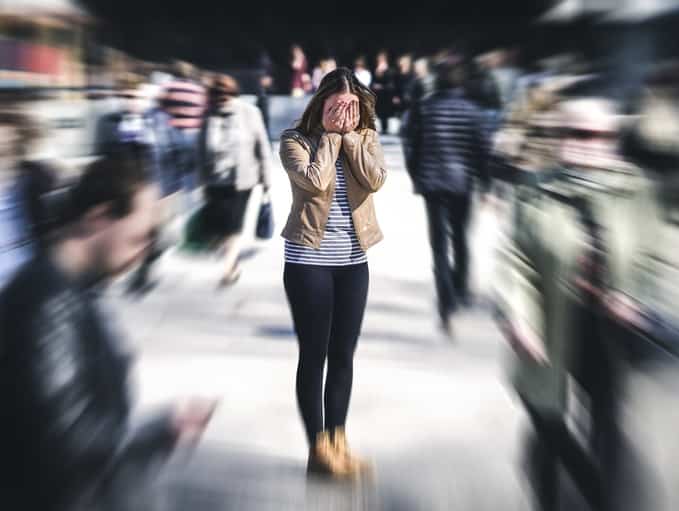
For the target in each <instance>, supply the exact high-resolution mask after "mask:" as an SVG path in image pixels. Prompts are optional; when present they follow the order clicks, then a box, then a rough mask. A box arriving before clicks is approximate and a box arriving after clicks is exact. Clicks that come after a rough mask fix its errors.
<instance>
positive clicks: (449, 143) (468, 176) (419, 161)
mask: <svg viewBox="0 0 679 511" xmlns="http://www.w3.org/2000/svg"><path fill="white" fill-rule="evenodd" d="M464 79H465V70H464V64H463V62H462V61H461V60H459V59H457V58H455V59H453V58H450V59H449V60H448V61H446V62H444V63H441V64H439V65H438V68H437V80H436V92H434V93H433V94H432V95H430V96H429V97H428V98H426V99H424V100H423V101H421V102H420V104H419V105H418V106H417V107H415V108H413V109H412V111H411V112H410V115H409V117H408V125H407V126H405V128H404V131H403V145H404V152H405V158H406V168H407V170H408V172H409V174H410V177H411V179H412V181H413V185H414V189H415V193H417V194H420V195H422V196H423V197H424V202H425V206H426V209H427V218H428V221H429V240H430V243H431V248H432V255H433V266H434V278H435V281H436V292H437V298H438V316H439V320H440V323H441V327H442V328H443V330H444V332H445V333H446V334H447V335H448V336H450V337H451V338H452V336H453V322H452V316H453V313H454V312H455V311H456V309H457V308H458V306H459V305H460V303H462V304H469V303H470V302H471V297H470V293H469V288H468V274H469V254H468V246H467V226H468V223H469V216H470V211H471V201H472V192H473V184H472V179H473V176H478V177H479V179H480V182H481V187H482V192H483V193H484V194H485V193H486V192H487V190H488V187H489V176H488V172H487V163H488V162H487V159H488V149H487V142H486V140H485V139H484V137H483V133H482V117H481V112H480V110H479V109H478V108H477V107H476V106H475V105H474V104H473V103H472V102H471V101H469V100H468V99H467V98H466V97H465V92H464V89H463V88H462V85H463V83H464ZM451 244H452V248H453V254H454V261H455V266H454V268H453V269H451V267H450V262H449V245H451Z"/></svg>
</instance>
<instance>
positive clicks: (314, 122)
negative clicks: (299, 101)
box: [297, 67, 375, 136]
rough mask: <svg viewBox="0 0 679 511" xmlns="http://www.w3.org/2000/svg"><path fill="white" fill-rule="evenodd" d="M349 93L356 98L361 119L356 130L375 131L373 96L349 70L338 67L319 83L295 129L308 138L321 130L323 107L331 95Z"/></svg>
mask: <svg viewBox="0 0 679 511" xmlns="http://www.w3.org/2000/svg"><path fill="white" fill-rule="evenodd" d="M341 92H350V93H351V94H356V96H358V107H359V111H360V114H361V118H360V119H359V121H358V127H357V128H356V129H359V130H360V129H364V128H370V129H373V130H374V129H375V94H374V93H373V92H372V91H371V90H370V89H369V88H368V87H366V86H365V85H363V84H362V83H361V82H359V81H358V80H357V79H356V75H354V72H353V71H352V70H351V69H348V68H346V67H339V68H337V69H335V70H334V71H331V72H330V73H328V74H327V75H325V77H324V78H323V80H322V81H321V84H320V85H319V87H318V90H317V91H316V93H315V94H314V96H313V97H312V98H311V101H309V104H308V105H307V107H306V110H304V114H303V115H302V119H301V120H300V121H299V122H298V123H297V129H298V130H299V131H301V132H302V133H304V134H305V135H307V136H309V135H311V134H312V133H314V132H316V131H319V130H322V129H323V105H325V100H326V99H328V98H329V97H330V96H332V95H333V94H337V93H341Z"/></svg>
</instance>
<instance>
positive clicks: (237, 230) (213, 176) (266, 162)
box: [200, 75, 273, 286]
mask: <svg viewBox="0 0 679 511" xmlns="http://www.w3.org/2000/svg"><path fill="white" fill-rule="evenodd" d="M213 93H214V94H215V97H216V105H215V108H214V110H213V111H211V112H210V113H209V114H208V117H207V120H206V122H205V127H204V129H203V132H202V134H201V143H200V147H201V154H202V156H201V161H203V169H202V181H203V184H204V192H205V206H204V208H203V211H202V213H201V215H202V222H203V225H204V229H205V230H206V234H207V235H208V236H209V237H215V238H216V239H218V240H219V243H220V244H223V247H224V274H223V276H222V278H221V280H220V285H223V286H225V285H230V284H233V283H235V282H236V281H237V280H238V278H239V277H240V275H241V267H240V263H239V255H240V251H241V245H242V231H243V222H244V220H245V212H246V209H247V206H248V203H249V200H250V195H251V193H252V190H253V188H254V187H255V186H257V185H258V184H261V185H262V186H263V189H264V195H265V197H268V194H269V188H270V186H271V167H272V164H273V163H272V155H271V144H270V143H269V135H268V133H267V132H266V127H265V126H264V120H263V118H262V114H261V112H260V111H259V110H258V109H257V108H256V107H254V106H253V105H251V104H250V103H248V102H247V101H244V100H242V99H241V98H240V97H239V96H240V87H239V84H238V82H237V81H236V80H235V78H233V77H231V76H229V75H222V76H219V77H217V78H216V80H215V83H214V87H213ZM265 200H266V199H265Z"/></svg>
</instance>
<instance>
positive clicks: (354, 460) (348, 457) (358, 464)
mask: <svg viewBox="0 0 679 511" xmlns="http://www.w3.org/2000/svg"><path fill="white" fill-rule="evenodd" d="M332 447H333V449H334V451H335V452H336V453H337V456H338V457H339V458H340V459H343V460H344V462H345V463H346V465H347V466H348V467H349V470H350V471H351V472H352V473H353V474H354V475H370V474H372V473H373V466H372V463H370V462H369V461H367V460H364V459H361V458H359V457H358V456H356V455H354V454H353V453H352V452H351V451H350V450H349V445H348V444H347V436H346V433H345V432H344V428H335V429H334V430H333V432H332Z"/></svg>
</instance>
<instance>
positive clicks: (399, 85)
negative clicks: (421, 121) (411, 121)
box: [392, 53, 414, 117]
mask: <svg viewBox="0 0 679 511" xmlns="http://www.w3.org/2000/svg"><path fill="white" fill-rule="evenodd" d="M413 79H414V76H413V56H412V55H411V54H410V53H406V54H405V55H401V56H400V57H399V58H398V68H397V71H396V73H395V74H394V96H393V99H392V102H393V105H394V113H395V115H396V116H398V117H400V116H401V115H402V114H403V113H404V112H405V111H406V110H408V108H409V107H410V103H411V98H410V91H411V89H412V85H413Z"/></svg>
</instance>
